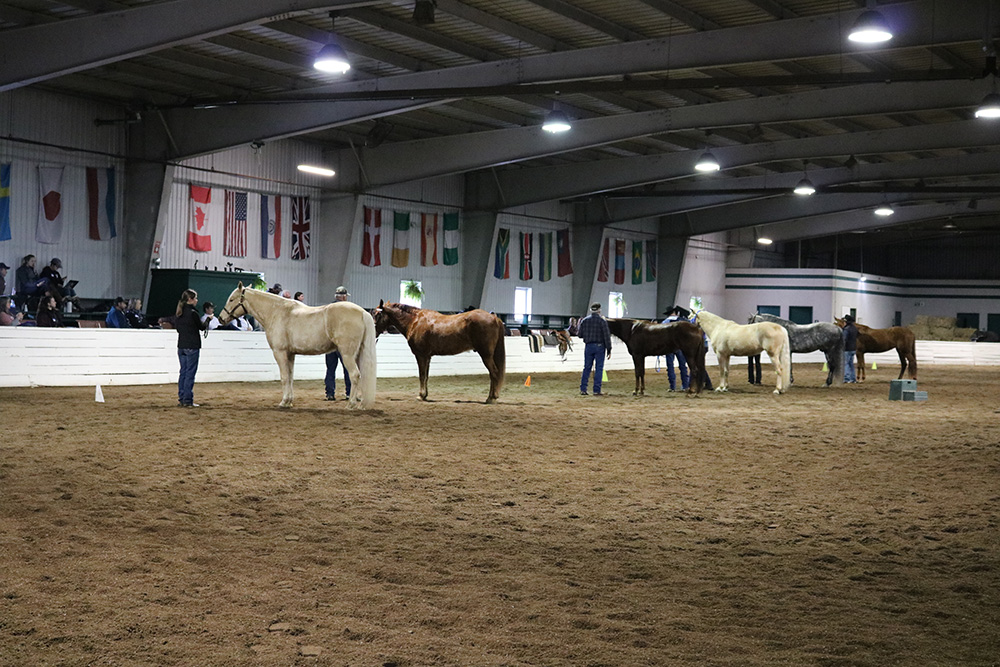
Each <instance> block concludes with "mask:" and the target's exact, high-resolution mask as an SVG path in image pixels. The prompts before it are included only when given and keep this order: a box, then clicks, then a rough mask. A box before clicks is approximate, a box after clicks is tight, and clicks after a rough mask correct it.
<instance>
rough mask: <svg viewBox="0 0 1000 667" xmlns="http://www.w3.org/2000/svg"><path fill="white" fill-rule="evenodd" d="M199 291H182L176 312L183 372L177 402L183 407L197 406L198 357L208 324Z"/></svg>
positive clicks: (178, 378) (175, 323) (179, 380)
mask: <svg viewBox="0 0 1000 667" xmlns="http://www.w3.org/2000/svg"><path fill="white" fill-rule="evenodd" d="M197 305H198V293H197V292H195V291H194V290H193V289H186V290H184V291H183V292H182V293H181V298H180V301H178V302H177V311H176V313H175V314H174V315H175V316H174V326H175V327H176V329H177V358H178V359H179V360H180V362H181V372H180V375H178V376H177V404H178V405H180V406H181V407H183V408H196V407H198V404H197V403H195V402H194V376H195V373H197V372H198V358H199V357H200V356H201V336H199V335H198V334H199V333H201V332H202V331H204V330H205V329H206V328H207V327H208V324H207V322H202V321H201V317H200V316H199V315H198V311H197V309H196V308H195V307H196V306H197Z"/></svg>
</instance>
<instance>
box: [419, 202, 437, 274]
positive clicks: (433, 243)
mask: <svg viewBox="0 0 1000 667" xmlns="http://www.w3.org/2000/svg"><path fill="white" fill-rule="evenodd" d="M437 233H438V216H437V213H421V214H420V265H421V266H437V263H438V243H437Z"/></svg>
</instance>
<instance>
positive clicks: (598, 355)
mask: <svg viewBox="0 0 1000 667" xmlns="http://www.w3.org/2000/svg"><path fill="white" fill-rule="evenodd" d="M579 335H580V338H582V339H583V342H584V343H586V346H585V347H584V349H583V375H582V376H581V377H580V395H581V396H586V395H587V382H588V380H589V379H590V369H591V367H594V396H600V395H601V380H602V379H603V376H604V359H605V354H604V353H605V351H607V358H608V359H610V358H611V330H610V329H609V328H608V322H607V320H605V319H604V318H603V317H601V304H599V303H592V304H590V315H587V316H586V317H585V318H583V319H582V320H580V331H579ZM595 364H596V367H595Z"/></svg>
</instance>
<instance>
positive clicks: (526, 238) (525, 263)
mask: <svg viewBox="0 0 1000 667" xmlns="http://www.w3.org/2000/svg"><path fill="white" fill-rule="evenodd" d="M520 234H521V271H520V273H519V274H518V278H520V279H521V280H531V236H532V235H531V233H530V232H529V233H527V234H525V233H524V232H520Z"/></svg>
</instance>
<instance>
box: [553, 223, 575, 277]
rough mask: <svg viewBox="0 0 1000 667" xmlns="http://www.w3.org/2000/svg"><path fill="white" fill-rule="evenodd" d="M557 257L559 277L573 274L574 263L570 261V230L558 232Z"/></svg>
mask: <svg viewBox="0 0 1000 667" xmlns="http://www.w3.org/2000/svg"><path fill="white" fill-rule="evenodd" d="M556 255H558V263H559V268H558V269H557V272H556V273H557V275H558V276H559V277H560V278H562V277H563V276H568V275H570V274H572V273H573V262H572V261H570V254H569V230H568V229H560V230H559V231H558V232H556Z"/></svg>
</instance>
